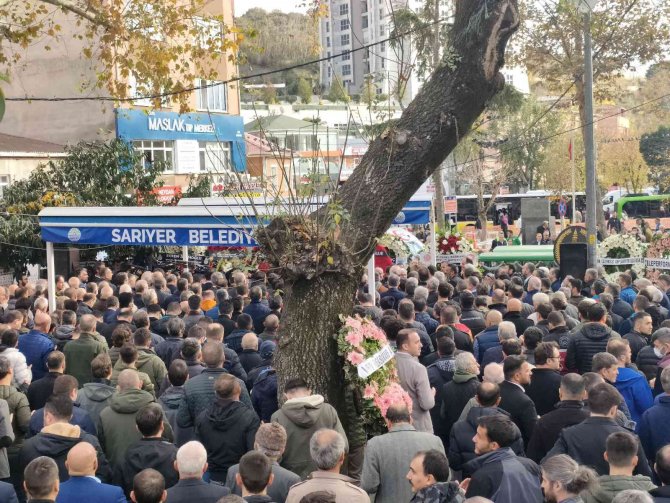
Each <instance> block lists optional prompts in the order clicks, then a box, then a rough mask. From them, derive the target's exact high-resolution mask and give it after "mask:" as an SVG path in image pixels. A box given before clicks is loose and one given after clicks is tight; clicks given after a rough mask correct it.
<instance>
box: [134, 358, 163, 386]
mask: <svg viewBox="0 0 670 503" xmlns="http://www.w3.org/2000/svg"><path fill="white" fill-rule="evenodd" d="M135 366H136V367H137V370H139V371H140V372H144V373H145V374H146V375H148V376H149V379H151V383H152V384H153V385H154V388H155V389H156V390H158V389H159V388H160V386H161V383H162V382H163V379H164V378H165V376H166V375H167V368H165V364H164V363H163V360H161V359H160V358H159V357H158V356H157V355H156V353H154V351H153V350H152V349H149V348H142V347H138V348H137V361H136V362H135Z"/></svg>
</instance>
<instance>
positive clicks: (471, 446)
mask: <svg viewBox="0 0 670 503" xmlns="http://www.w3.org/2000/svg"><path fill="white" fill-rule="evenodd" d="M495 415H502V416H506V417H509V413H508V412H507V411H504V410H502V409H501V408H499V407H473V408H472V409H470V411H469V412H468V416H467V417H466V419H465V420H463V421H456V423H455V424H454V426H453V428H451V433H450V435H449V452H448V453H447V457H448V458H449V466H450V467H451V469H452V470H457V471H460V470H463V478H467V477H469V476H470V475H472V474H471V473H467V472H466V471H465V470H464V468H463V466H464V465H465V464H466V463H468V462H470V461H472V460H473V459H475V458H476V457H477V455H476V454H475V443H474V442H473V441H472V438H473V437H474V436H475V433H477V425H478V421H479V418H481V417H484V416H495ZM514 428H515V429H516V438H515V440H514V442H513V443H512V445H510V448H511V449H512V451H513V452H514V454H516V455H517V456H523V454H524V452H523V439H522V438H521V431H519V427H518V426H517V425H514Z"/></svg>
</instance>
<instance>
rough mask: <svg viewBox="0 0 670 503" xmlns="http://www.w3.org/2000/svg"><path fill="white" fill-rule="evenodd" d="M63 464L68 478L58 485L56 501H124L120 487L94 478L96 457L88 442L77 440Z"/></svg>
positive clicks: (84, 502)
mask: <svg viewBox="0 0 670 503" xmlns="http://www.w3.org/2000/svg"><path fill="white" fill-rule="evenodd" d="M65 466H66V467H67V471H68V474H69V475H70V478H69V480H68V481H67V482H63V483H62V484H61V485H60V490H59V492H58V503H88V502H90V501H95V502H96V503H125V501H126V497H125V495H124V494H123V490H122V489H121V488H120V487H117V486H113V485H109V484H103V483H101V482H100V481H99V480H98V479H97V478H95V472H96V470H97V469H98V458H97V455H96V452H95V449H94V448H93V446H92V445H91V444H89V443H88V442H79V443H78V444H77V445H75V446H74V447H73V448H72V449H70V452H68V455H67V459H66V460H65Z"/></svg>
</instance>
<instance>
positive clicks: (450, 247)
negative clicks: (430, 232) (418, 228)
mask: <svg viewBox="0 0 670 503" xmlns="http://www.w3.org/2000/svg"><path fill="white" fill-rule="evenodd" d="M437 251H438V252H439V253H441V254H442V255H452V254H455V253H469V252H473V251H475V247H474V245H473V243H472V241H470V240H469V239H467V238H466V237H465V236H463V234H461V233H460V232H458V231H457V230H456V228H453V227H452V228H451V229H448V230H447V231H446V232H438V234H437Z"/></svg>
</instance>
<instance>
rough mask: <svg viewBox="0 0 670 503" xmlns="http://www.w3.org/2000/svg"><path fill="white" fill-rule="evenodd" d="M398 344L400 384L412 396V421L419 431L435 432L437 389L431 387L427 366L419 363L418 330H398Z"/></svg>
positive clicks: (396, 355) (419, 339) (396, 359)
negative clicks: (431, 415)
mask: <svg viewBox="0 0 670 503" xmlns="http://www.w3.org/2000/svg"><path fill="white" fill-rule="evenodd" d="M396 344H397V347H398V351H397V352H396V354H395V361H396V367H397V369H398V378H399V379H400V385H401V386H402V388H403V389H404V390H405V391H406V392H407V393H409V396H410V397H411V398H412V423H413V424H414V427H415V428H416V430H417V431H425V432H428V433H433V422H432V420H431V419H430V409H432V408H433V407H434V406H435V389H434V388H431V387H430V382H429V381H428V371H427V370H426V367H424V366H423V365H421V364H420V363H419V355H420V354H421V338H420V337H419V334H418V333H417V332H416V330H414V329H412V328H406V329H404V330H401V331H400V332H398V336H397V337H396Z"/></svg>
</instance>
